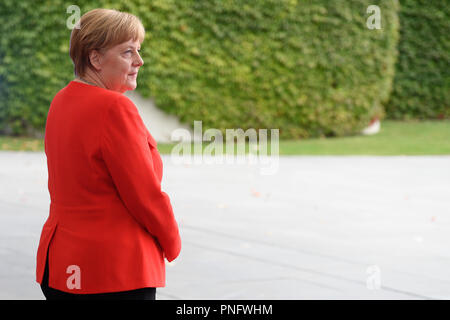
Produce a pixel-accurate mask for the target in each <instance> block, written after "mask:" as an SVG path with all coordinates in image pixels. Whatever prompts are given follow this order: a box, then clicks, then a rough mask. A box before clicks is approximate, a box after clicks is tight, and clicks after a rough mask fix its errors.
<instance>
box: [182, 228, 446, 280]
mask: <svg viewBox="0 0 450 320" xmlns="http://www.w3.org/2000/svg"><path fill="white" fill-rule="evenodd" d="M180 228H186V229H192V230H196V231H201V232H205V233H210V234H213V235H217V236H223V237H227V238H232V239H237V240H243V241H247V242H253V243H257V244H260V245H266V246H271V247H275V248H280V249H284V250H291V251H296V252H300V253H304V254H307V255H311V256H315V257H322V258H327V259H330V260H334V261H341V262H346V263H348V264H353V265H360V266H364V267H367V266H370V265H373V263H363V262H360V261H355V260H349V259H343V258H340V257H336V256H331V255H327V254H322V253H320V254H316V253H313V252H310V251H306V250H301V249H298V248H294V247H290V246H283V245H280V244H276V243H269V242H265V241H260V240H256V239H250V238H241V237H239V236H235V235H231V234H227V233H224V232H217V231H211V230H209V229H205V228H200V227H193V226H190V225H186V224H182V223H180ZM385 269H389V270H391V271H394V272H398V273H403V274H405V275H408V276H411V277H422V278H428V279H430V280H433V281H441V282H442V281H444V282H449V283H450V280H445V279H444V280H443V279H436V278H433V277H429V276H427V275H422V274H420V275H418V274H415V273H409V272H406V271H404V270H402V271H399V270H397V269H395V268H392V267H388V268H385Z"/></svg>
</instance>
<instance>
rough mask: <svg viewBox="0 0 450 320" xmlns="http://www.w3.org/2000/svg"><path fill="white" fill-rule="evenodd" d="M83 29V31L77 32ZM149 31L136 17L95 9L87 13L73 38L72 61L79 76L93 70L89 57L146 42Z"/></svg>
mask: <svg viewBox="0 0 450 320" xmlns="http://www.w3.org/2000/svg"><path fill="white" fill-rule="evenodd" d="M77 27H79V28H77ZM144 37H145V29H144V26H143V24H142V22H141V21H140V20H139V18H137V17H136V16H134V15H132V14H131V13H127V12H120V11H117V10H113V9H94V10H91V11H88V12H86V13H85V14H84V15H83V16H82V17H81V19H80V21H79V26H78V24H77V25H76V26H75V27H74V28H73V30H72V33H71V35H70V51H69V54H70V58H71V59H72V61H73V65H74V73H75V76H84V74H85V71H86V68H88V67H89V68H92V65H91V62H90V60H89V53H90V52H91V51H92V50H99V51H102V50H105V49H108V48H110V47H113V46H115V45H117V44H119V43H123V42H126V41H129V40H133V41H136V40H139V42H140V43H142V42H143V41H144Z"/></svg>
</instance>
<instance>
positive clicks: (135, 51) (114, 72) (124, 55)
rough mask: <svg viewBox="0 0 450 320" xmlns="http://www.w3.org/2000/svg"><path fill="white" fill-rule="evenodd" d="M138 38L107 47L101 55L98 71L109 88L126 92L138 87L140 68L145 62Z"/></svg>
mask: <svg viewBox="0 0 450 320" xmlns="http://www.w3.org/2000/svg"><path fill="white" fill-rule="evenodd" d="M140 50H141V45H140V43H139V41H138V40H136V41H133V40H129V41H127V42H123V43H120V44H118V45H116V46H114V47H111V48H109V49H107V50H106V51H105V52H103V54H101V55H100V57H99V61H98V62H99V64H98V66H99V68H100V70H99V71H98V70H97V72H98V74H99V76H100V78H101V80H102V82H103V84H104V85H105V86H106V88H108V89H109V90H114V91H118V92H121V93H124V92H125V91H127V90H134V89H136V86H137V83H136V79H137V75H138V70H139V68H140V67H141V66H142V65H143V64H144V61H143V60H142V58H141V56H140V55H139V51H140Z"/></svg>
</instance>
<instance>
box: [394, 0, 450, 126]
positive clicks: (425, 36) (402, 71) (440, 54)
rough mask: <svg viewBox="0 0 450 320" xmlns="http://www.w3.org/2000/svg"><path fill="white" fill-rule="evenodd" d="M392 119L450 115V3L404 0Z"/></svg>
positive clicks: (444, 116)
mask: <svg viewBox="0 0 450 320" xmlns="http://www.w3.org/2000/svg"><path fill="white" fill-rule="evenodd" d="M399 17H400V40H399V45H398V47H399V58H398V63H397V65H396V73H395V78H394V86H393V92H392V97H391V99H390V102H389V103H388V104H387V105H386V112H387V116H388V117H389V118H393V119H411V118H415V119H432V118H441V119H442V118H450V37H449V32H450V4H449V2H448V1H442V0H402V1H401V8H400V13H399Z"/></svg>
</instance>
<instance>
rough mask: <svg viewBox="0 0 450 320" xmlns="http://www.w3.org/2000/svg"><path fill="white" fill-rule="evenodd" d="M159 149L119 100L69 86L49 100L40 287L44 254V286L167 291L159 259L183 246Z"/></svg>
mask: <svg viewBox="0 0 450 320" xmlns="http://www.w3.org/2000/svg"><path fill="white" fill-rule="evenodd" d="M156 145H157V144H156V142H155V140H154V139H153V137H152V136H151V134H150V133H149V132H148V130H147V129H146V127H145V125H144V123H143V122H142V119H141V117H140V115H139V113H138V110H137V108H136V106H135V105H134V104H133V102H132V101H131V100H130V99H129V98H127V97H126V96H125V95H123V94H121V93H118V92H115V91H111V90H107V89H103V88H100V87H95V86H91V85H88V84H84V83H80V82H76V81H71V82H70V83H69V84H68V85H67V86H66V87H65V88H63V89H62V90H61V91H59V92H58V93H57V94H56V96H55V97H54V99H53V101H52V103H51V105H50V109H49V112H48V116H47V122H46V128H45V153H46V156H47V167H48V189H49V192H50V198H51V204H50V214H49V217H48V219H47V221H46V222H45V224H44V226H43V229H42V233H41V238H40V242H39V247H38V251H37V264H36V281H37V282H39V283H42V279H43V275H44V267H45V261H46V256H47V253H48V259H49V267H50V268H49V286H50V287H52V288H55V289H58V290H62V291H65V292H70V293H101V292H115V291H125V290H133V289H137V288H143V287H164V286H165V262H164V257H165V258H166V259H167V260H168V261H172V260H174V259H175V258H176V257H177V256H178V254H179V252H180V249H181V240H180V235H179V230H178V225H177V222H176V220H175V218H174V214H173V211H172V206H171V204H170V199H169V197H168V196H167V194H166V193H164V192H163V191H161V179H162V169H163V164H162V161H161V157H160V155H159V153H158V150H157V149H156ZM77 268H78V269H77Z"/></svg>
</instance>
